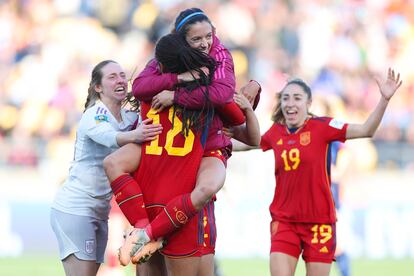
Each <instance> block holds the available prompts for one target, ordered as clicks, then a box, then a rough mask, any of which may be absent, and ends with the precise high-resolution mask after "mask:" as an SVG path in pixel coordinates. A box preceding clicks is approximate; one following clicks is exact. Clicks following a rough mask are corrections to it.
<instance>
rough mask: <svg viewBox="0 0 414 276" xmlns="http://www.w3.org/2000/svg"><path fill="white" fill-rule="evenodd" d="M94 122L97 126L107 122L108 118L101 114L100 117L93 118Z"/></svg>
mask: <svg viewBox="0 0 414 276" xmlns="http://www.w3.org/2000/svg"><path fill="white" fill-rule="evenodd" d="M95 122H96V123H97V124H99V123H101V122H109V119H108V116H106V115H103V114H101V115H96V116H95Z"/></svg>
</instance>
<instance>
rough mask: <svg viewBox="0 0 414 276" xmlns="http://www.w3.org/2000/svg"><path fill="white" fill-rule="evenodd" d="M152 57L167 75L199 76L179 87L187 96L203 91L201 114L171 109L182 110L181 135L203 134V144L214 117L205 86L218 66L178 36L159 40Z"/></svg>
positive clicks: (184, 109) (193, 111)
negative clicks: (186, 73)
mask: <svg viewBox="0 0 414 276" xmlns="http://www.w3.org/2000/svg"><path fill="white" fill-rule="evenodd" d="M155 57H156V59H157V61H158V62H159V63H161V64H162V65H163V68H164V69H165V70H166V71H167V72H172V73H176V74H181V73H184V72H188V71H191V70H194V71H197V72H198V73H199V75H200V79H196V80H194V81H193V82H184V83H181V84H179V85H180V86H182V87H184V88H185V89H186V91H187V92H188V93H191V91H192V90H194V89H196V88H201V89H203V94H204V97H205V102H206V104H205V105H204V106H203V108H202V109H201V110H191V109H187V108H185V107H177V106H174V108H175V110H177V109H180V110H181V112H180V113H181V116H182V122H183V129H182V131H183V134H184V135H188V132H189V130H190V128H193V129H194V130H196V131H197V130H202V132H203V135H202V142H203V141H204V142H205V139H206V137H207V131H208V126H209V125H210V123H211V120H212V118H213V116H214V107H213V105H212V104H211V101H210V100H209V95H208V85H209V84H210V83H211V81H212V78H213V75H214V72H215V69H216V66H217V65H216V61H215V60H214V59H213V58H211V57H210V56H208V55H207V54H205V53H203V52H201V51H199V50H197V49H193V48H191V47H190V46H189V45H188V44H187V42H186V41H185V39H184V38H183V37H182V36H180V35H178V34H168V35H166V36H164V37H162V38H161V39H160V40H159V41H158V43H157V45H156V47H155ZM201 67H206V68H208V70H209V74H208V75H206V74H205V73H204V71H203V70H201V69H200V68H201ZM174 114H175V113H174Z"/></svg>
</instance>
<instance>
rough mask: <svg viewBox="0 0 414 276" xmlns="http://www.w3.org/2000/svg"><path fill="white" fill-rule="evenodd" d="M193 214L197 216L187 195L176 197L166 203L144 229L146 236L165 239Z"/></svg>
mask: <svg viewBox="0 0 414 276" xmlns="http://www.w3.org/2000/svg"><path fill="white" fill-rule="evenodd" d="M195 214H197V210H196V209H195V208H194V206H193V204H192V203H191V197H190V194H189V193H188V194H184V195H179V196H176V197H175V198H173V199H172V200H170V201H169V202H168V204H167V206H165V208H164V210H163V211H161V213H159V214H158V215H157V216H156V217H155V219H154V220H153V221H152V222H151V224H150V226H148V227H147V228H146V231H147V234H148V235H149V236H150V238H151V239H158V238H160V237H165V236H166V235H168V234H170V233H171V232H173V231H174V230H176V229H178V228H180V227H182V226H183V225H184V224H186V223H187V221H188V220H189V219H191V218H192V217H193V216H194V215H195Z"/></svg>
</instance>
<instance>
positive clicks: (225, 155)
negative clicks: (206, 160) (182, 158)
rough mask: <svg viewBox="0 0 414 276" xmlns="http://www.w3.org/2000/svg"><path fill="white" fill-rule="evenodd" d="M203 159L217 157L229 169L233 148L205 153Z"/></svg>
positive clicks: (228, 147)
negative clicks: (228, 164) (228, 161)
mask: <svg viewBox="0 0 414 276" xmlns="http://www.w3.org/2000/svg"><path fill="white" fill-rule="evenodd" d="M203 157H216V158H218V159H220V160H221V161H223V164H224V166H225V167H226V168H227V160H229V158H230V157H231V147H230V146H227V147H224V148H221V149H217V150H210V151H205V152H204V154H203Z"/></svg>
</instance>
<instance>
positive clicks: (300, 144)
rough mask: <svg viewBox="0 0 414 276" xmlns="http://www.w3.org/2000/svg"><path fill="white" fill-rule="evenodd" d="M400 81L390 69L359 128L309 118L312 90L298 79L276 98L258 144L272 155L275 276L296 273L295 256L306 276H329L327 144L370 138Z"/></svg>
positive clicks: (331, 235) (331, 230)
mask: <svg viewBox="0 0 414 276" xmlns="http://www.w3.org/2000/svg"><path fill="white" fill-rule="evenodd" d="M401 83H402V82H401V81H400V75H399V74H398V75H396V73H395V72H394V70H392V69H388V77H387V80H386V81H385V82H380V81H379V80H377V84H378V87H379V90H380V92H381V99H380V100H379V102H378V104H377V106H376V108H375V109H374V111H373V112H372V113H371V114H370V116H369V117H368V119H367V120H366V121H365V123H363V124H346V123H342V122H340V121H337V120H336V119H332V118H329V117H314V116H312V115H311V114H310V113H309V112H308V110H309V108H310V106H311V103H312V93H311V89H310V88H309V86H308V85H307V84H306V83H304V82H303V81H302V80H299V79H294V80H291V81H289V82H288V83H287V84H286V86H285V87H284V88H283V90H282V92H280V93H279V94H278V95H277V97H278V102H277V105H276V108H275V110H274V113H273V118H272V119H273V121H274V124H273V125H272V126H271V127H270V129H269V130H268V131H267V132H266V133H265V134H264V135H263V136H262V140H261V142H260V147H261V148H262V150H263V151H267V150H270V149H272V150H273V152H274V156H275V177H276V183H277V185H276V188H275V195H274V198H273V201H272V203H271V205H270V213H271V216H272V222H271V225H270V226H271V227H270V229H271V250H270V271H271V274H272V275H273V276H278V275H294V274H295V269H296V264H297V262H298V258H299V255H302V258H303V259H304V260H305V262H306V270H307V275H310V276H312V275H315V276H316V275H318V276H320V275H322V276H323V275H329V271H330V268H331V263H332V261H333V259H334V254H335V247H336V242H335V240H336V230H335V222H336V215H335V206H334V203H333V200H332V195H331V192H330V184H331V183H330V177H329V175H328V167H329V166H330V164H329V157H330V156H329V154H330V153H329V151H328V148H329V144H330V143H331V142H333V141H342V142H344V141H345V140H347V139H355V138H363V137H372V136H373V135H374V133H375V131H376V129H377V128H378V126H379V124H380V122H381V120H382V117H383V115H384V112H385V110H386V108H387V105H388V102H389V100H390V99H391V97H392V96H393V95H394V93H395V91H396V90H397V89H398V88H399V87H400V86H401Z"/></svg>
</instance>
